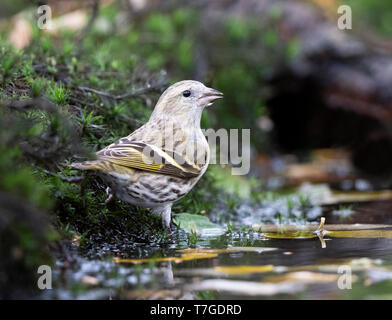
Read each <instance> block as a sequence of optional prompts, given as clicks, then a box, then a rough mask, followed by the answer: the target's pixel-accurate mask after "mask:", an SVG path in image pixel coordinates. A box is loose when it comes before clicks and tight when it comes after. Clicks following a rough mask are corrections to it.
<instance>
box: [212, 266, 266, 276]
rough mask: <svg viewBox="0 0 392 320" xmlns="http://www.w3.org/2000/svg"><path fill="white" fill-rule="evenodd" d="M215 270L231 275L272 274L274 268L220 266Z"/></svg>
mask: <svg viewBox="0 0 392 320" xmlns="http://www.w3.org/2000/svg"><path fill="white" fill-rule="evenodd" d="M214 270H215V271H216V272H220V273H225V274H229V275H238V274H251V273H264V272H270V271H273V270H274V266H273V265H272V264H269V265H265V266H219V267H215V268H214Z"/></svg>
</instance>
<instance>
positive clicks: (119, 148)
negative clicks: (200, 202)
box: [97, 139, 201, 178]
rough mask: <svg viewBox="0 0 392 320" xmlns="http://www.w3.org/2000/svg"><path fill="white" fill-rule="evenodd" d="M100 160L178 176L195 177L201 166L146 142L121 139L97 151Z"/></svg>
mask: <svg viewBox="0 0 392 320" xmlns="http://www.w3.org/2000/svg"><path fill="white" fill-rule="evenodd" d="M97 157H98V160H103V161H108V162H111V163H114V164H117V165H121V166H124V167H128V168H134V169H139V170H143V171H148V172H155V173H161V174H167V175H171V176H176V177H179V178H193V177H196V176H198V175H199V174H200V171H201V168H199V167H198V166H197V165H195V164H193V163H191V162H189V161H186V160H185V159H184V158H183V157H181V156H180V155H179V154H176V153H174V152H169V151H165V150H163V149H160V148H158V147H156V146H154V145H150V144H147V143H144V142H138V141H130V140H128V139H120V140H119V141H118V142H117V143H114V144H111V145H110V146H108V147H106V148H105V149H102V150H101V151H99V152H97Z"/></svg>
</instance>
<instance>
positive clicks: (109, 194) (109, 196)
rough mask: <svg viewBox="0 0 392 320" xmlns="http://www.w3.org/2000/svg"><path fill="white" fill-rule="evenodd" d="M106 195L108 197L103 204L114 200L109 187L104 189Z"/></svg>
mask: <svg viewBox="0 0 392 320" xmlns="http://www.w3.org/2000/svg"><path fill="white" fill-rule="evenodd" d="M106 194H107V195H108V197H107V198H106V200H105V204H108V203H110V202H111V201H112V200H113V199H114V194H113V193H112V192H111V189H110V187H107V188H106Z"/></svg>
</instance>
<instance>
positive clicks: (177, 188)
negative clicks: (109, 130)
mask: <svg viewBox="0 0 392 320" xmlns="http://www.w3.org/2000/svg"><path fill="white" fill-rule="evenodd" d="M222 97H223V94H222V93H221V92H219V91H217V90H215V89H212V88H208V87H206V86H205V85H204V84H202V83H200V82H198V81H193V80H184V81H180V82H177V83H175V84H174V85H172V86H170V87H169V88H168V89H166V90H165V91H164V92H163V94H162V95H161V97H160V98H159V100H158V102H157V104H156V106H155V108H154V111H153V112H152V114H151V117H150V119H149V120H148V122H147V123H146V124H144V125H143V126H142V127H140V128H139V129H137V130H135V131H134V132H132V133H131V134H130V135H128V136H126V137H123V138H121V139H119V140H117V141H116V142H114V143H112V144H111V145H109V146H107V147H105V148H104V149H102V150H100V151H98V152H97V153H96V155H97V159H96V160H92V161H85V162H79V163H72V164H71V166H72V167H74V168H77V169H81V170H93V171H95V172H96V173H97V174H98V175H99V176H100V177H101V178H102V179H103V180H104V181H105V183H107V184H108V186H109V187H110V189H111V190H112V192H113V193H114V194H115V195H116V196H117V197H118V198H119V199H120V200H122V201H125V202H127V203H131V204H133V205H136V206H141V207H145V208H150V209H151V212H152V213H153V214H156V215H160V216H161V217H162V224H163V227H164V228H166V229H169V230H170V222H171V207H172V205H173V203H174V202H175V201H177V200H179V199H180V198H182V197H183V196H185V195H186V194H187V193H188V192H189V191H190V190H191V189H192V188H193V187H194V186H195V184H196V183H197V182H198V181H199V179H200V178H201V176H202V175H203V174H204V172H205V171H206V170H207V167H208V164H209V160H210V149H209V145H208V143H207V140H206V138H205V136H204V134H203V132H202V131H201V128H200V120H201V115H202V112H203V109H204V108H205V107H207V106H210V105H212V103H213V102H214V101H215V100H217V99H219V98H222Z"/></svg>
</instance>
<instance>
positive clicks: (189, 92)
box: [182, 90, 191, 98]
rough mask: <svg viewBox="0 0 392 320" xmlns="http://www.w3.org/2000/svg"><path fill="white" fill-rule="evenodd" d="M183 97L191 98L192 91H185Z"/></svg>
mask: <svg viewBox="0 0 392 320" xmlns="http://www.w3.org/2000/svg"><path fill="white" fill-rule="evenodd" d="M182 95H183V96H184V97H185V98H187V97H189V96H190V95H191V91H190V90H185V91H184V92H183V93H182Z"/></svg>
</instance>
